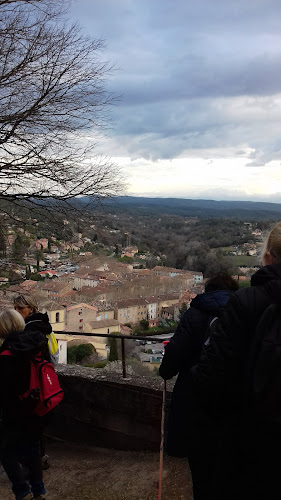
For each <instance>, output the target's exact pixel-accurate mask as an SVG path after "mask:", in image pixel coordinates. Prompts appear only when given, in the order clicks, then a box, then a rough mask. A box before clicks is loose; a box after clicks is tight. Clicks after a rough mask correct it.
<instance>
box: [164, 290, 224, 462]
mask: <svg viewBox="0 0 281 500" xmlns="http://www.w3.org/2000/svg"><path fill="white" fill-rule="evenodd" d="M232 293H233V292H230V291H228V290H216V291H212V292H205V293H203V294H200V295H197V296H196V297H195V298H194V299H193V300H192V301H191V303H190V308H189V309H188V310H187V311H186V312H185V314H184V315H183V317H182V319H181V321H180V324H179V326H178V327H177V329H176V332H175V334H174V336H173V337H172V338H171V340H170V342H169V343H168V344H167V345H166V347H165V354H164V357H163V360H162V364H161V366H160V368H159V374H160V375H161V377H162V378H164V379H165V380H167V379H170V378H172V377H174V376H175V375H177V374H178V378H177V380H176V383H175V386H174V390H173V395H172V401H171V406H170V411H169V423H168V435H167V440H166V443H167V451H168V454H169V455H172V456H177V457H186V456H187V455H188V456H189V458H190V445H191V438H190V429H191V430H192V433H193V437H192V439H193V438H194V436H195V426H196V429H199V431H200V433H202V429H205V430H206V425H205V422H204V421H202V418H201V413H200V409H199V411H198V408H197V405H196V402H195V401H194V400H192V399H191V394H190V390H189V380H188V376H189V371H190V368H191V367H192V366H193V365H194V364H195V363H197V362H198V360H199V357H200V354H201V351H202V347H203V344H204V342H205V340H206V339H207V337H208V328H209V325H210V321H211V320H212V319H213V318H214V317H215V316H217V315H218V314H219V311H220V310H221V308H222V307H223V306H225V304H226V303H227V301H228V300H229V297H230V295H231V294H232ZM194 423H195V424H194ZM201 451H202V446H201ZM202 453H203V451H202Z"/></svg>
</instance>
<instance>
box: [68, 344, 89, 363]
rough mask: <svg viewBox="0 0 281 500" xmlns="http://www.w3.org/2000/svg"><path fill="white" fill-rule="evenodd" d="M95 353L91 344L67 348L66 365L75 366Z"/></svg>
mask: <svg viewBox="0 0 281 500" xmlns="http://www.w3.org/2000/svg"><path fill="white" fill-rule="evenodd" d="M94 351H95V348H94V346H92V344H80V345H74V346H71V347H68V349H67V359H68V363H70V364H76V363H81V361H83V359H85V358H88V357H89V356H91V354H93V352H94Z"/></svg>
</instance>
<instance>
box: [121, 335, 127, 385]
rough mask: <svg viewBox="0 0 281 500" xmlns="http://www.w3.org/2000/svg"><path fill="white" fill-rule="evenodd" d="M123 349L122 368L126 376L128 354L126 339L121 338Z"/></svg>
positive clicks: (124, 376)
mask: <svg viewBox="0 0 281 500" xmlns="http://www.w3.org/2000/svg"><path fill="white" fill-rule="evenodd" d="M121 351H122V370H123V378H126V376H127V374H126V355H125V339H123V338H121Z"/></svg>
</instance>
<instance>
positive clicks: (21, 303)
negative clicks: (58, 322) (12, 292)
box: [14, 295, 38, 313]
mask: <svg viewBox="0 0 281 500" xmlns="http://www.w3.org/2000/svg"><path fill="white" fill-rule="evenodd" d="M14 306H15V307H19V308H22V307H32V309H33V312H35V313H36V312H38V304H37V302H36V300H35V299H34V298H33V297H32V296H31V295H18V296H17V297H14Z"/></svg>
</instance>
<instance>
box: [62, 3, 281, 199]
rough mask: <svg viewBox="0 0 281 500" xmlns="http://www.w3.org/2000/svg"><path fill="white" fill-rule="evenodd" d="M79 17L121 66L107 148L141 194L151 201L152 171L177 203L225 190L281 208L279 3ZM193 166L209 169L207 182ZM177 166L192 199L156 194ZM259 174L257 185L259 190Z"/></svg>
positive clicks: (76, 10)
mask: <svg viewBox="0 0 281 500" xmlns="http://www.w3.org/2000/svg"><path fill="white" fill-rule="evenodd" d="M70 15H71V18H72V19H74V20H78V22H79V23H80V24H81V25H82V26H84V28H85V31H86V32H88V33H89V34H92V35H93V36H95V37H102V38H104V39H105V41H106V44H107V46H106V49H105V50H104V52H103V54H102V56H101V57H103V58H104V59H106V60H109V61H110V62H111V63H112V64H114V66H115V71H114V72H113V73H112V76H111V78H110V80H109V86H110V88H111V89H112V90H113V91H114V92H115V93H116V94H119V95H121V96H122V97H121V99H120V101H119V102H118V104H117V105H116V106H115V107H114V109H112V129H111V131H110V132H109V134H108V135H107V137H106V138H104V140H103V141H102V142H101V148H103V150H104V152H105V153H106V154H109V155H111V156H113V157H116V158H123V159H124V158H126V161H125V160H123V164H124V169H127V171H128V172H129V175H130V176H131V178H132V179H133V182H132V186H135V187H136V186H139V187H140V189H139V191H138V192H137V194H145V193H148V194H149V186H148V183H147V182H146V184H143V190H141V182H140V179H141V174H140V169H142V172H143V173H144V175H146V169H147V170H148V172H150V176H151V180H150V182H149V184H150V186H152V185H153V186H154V185H155V187H156V188H158V189H159V190H160V192H162V191H161V190H164V191H165V193H166V194H169V195H176V196H177V195H178V196H186V195H187V196H192V197H193V196H194V195H193V191H194V192H196V186H197V191H198V195H200V196H201V193H202V192H203V191H202V190H204V191H206V190H207V191H208V190H209V189H211V190H212V191H214V190H216V188H217V193H219V192H222V191H223V192H224V191H225V190H226V191H227V196H228V197H233V196H234V197H235V196H237V194H236V195H235V193H237V192H240V195H239V196H240V197H243V196H245V198H244V199H246V198H247V193H248V194H249V196H248V199H257V198H260V199H262V198H266V199H268V201H270V200H272V196H274V197H275V198H274V201H278V200H279V199H281V196H280V197H279V193H281V175H280V173H279V172H280V159H281V138H280V133H279V130H280V126H281V29H280V28H281V4H280V2H278V1H277V0H275V1H272V0H271V1H270V0H269V1H268V0H267V1H265V0H247V1H245V0H244V1H240V0H235V1H234V0H229V1H227V2H225V1H223V0H198V1H197V2H188V1H184V0H162V1H160V0H142V1H139V0H138V1H137V0H102V1H100V0H74V2H73V5H72V9H71V11H70ZM194 159H196V160H199V159H200V160H202V161H203V160H204V161H205V163H204V164H203V163H202V165H204V166H203V167H202V168H203V173H202V175H201V177H198V167H197V166H196V165H195V166H194V161H193V160H194ZM174 160H177V162H176V163H175V165H176V171H177V172H176V177H178V176H179V174H180V172H182V174H183V181H184V183H186V184H185V185H186V189H187V191H183V187H182V185H181V186H180V185H179V184H177V183H176V182H175V183H174V184H173V185H172V184H171V181H170V180H169V182H168V184H167V185H166V184H163V186H162V185H160V186H157V185H156V183H157V176H159V170H160V171H161V172H162V171H163V170H165V169H166V168H169V165H170V163H169V162H171V161H174ZM218 160H224V166H222V165H221V164H220V162H218ZM230 160H231V161H230ZM235 160H237V162H238V163H237V165H239V168H241V175H240V177H241V181H240V184H239V182H238V181H237V179H236V177H235V176H234V177H232V172H233V168H236V167H235V166H234V161H235ZM163 161H164V163H163ZM165 161H166V164H165ZM167 162H168V163H167ZM270 162H271V163H270ZM121 163H122V161H121ZM265 165H266V166H267V168H265V169H264V170H261V169H263V168H264V166H265ZM173 166H174V165H172V166H171V165H170V167H171V168H172V169H173ZM257 167H258V168H257ZM200 168H201V167H200ZM205 168H206V169H207V168H208V172H209V171H210V170H211V171H212V172H213V176H214V177H215V179H216V181H215V180H214V182H213V185H210V180H209V179H208V175H206V174H205ZM253 168H255V179H256V182H257V181H258V184H257V185H255V184H252V188H251V189H250V188H249V186H250V185H251V177H252V174H251V173H249V169H253ZM206 171H207V170H206ZM224 171H227V181H225V179H224V175H223V172H224ZM152 172H154V174H155V176H154V177H153V178H152ZM263 176H265V178H268V176H270V177H271V179H272V184H271V185H270V186H269V185H268V182H267V181H266V182H263ZM193 177H194V178H195V179H196V182H195V185H194V184H193V181H192V179H193ZM223 179H224V180H223ZM258 179H259V180H258ZM181 184H182V183H181ZM153 186H152V189H151V190H150V193H154V194H156V195H157V189H156V191H155V189H153ZM169 186H170V187H169ZM168 187H169V189H170V191H169V190H168ZM247 190H248V191H247ZM132 192H133V191H132ZM149 195H151V194H149ZM218 196H219V194H218ZM272 201H273V200H272Z"/></svg>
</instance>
